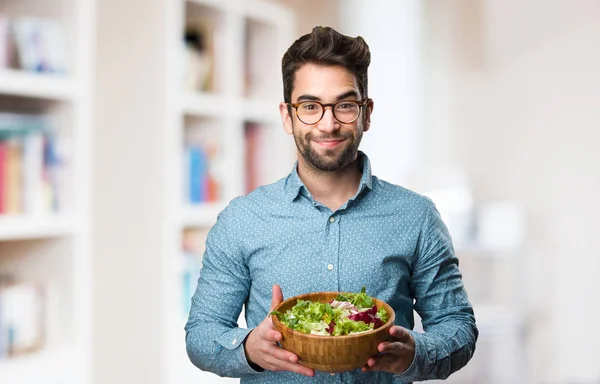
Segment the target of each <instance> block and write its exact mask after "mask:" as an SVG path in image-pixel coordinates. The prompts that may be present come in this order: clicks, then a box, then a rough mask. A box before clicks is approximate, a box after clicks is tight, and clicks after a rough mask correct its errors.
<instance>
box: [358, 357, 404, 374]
mask: <svg viewBox="0 0 600 384" xmlns="http://www.w3.org/2000/svg"><path fill="white" fill-rule="evenodd" d="M396 359H397V357H396V356H394V355H392V354H384V355H380V356H375V357H371V358H370V359H369V360H367V364H365V366H364V367H363V368H362V371H363V372H369V371H387V372H392V369H393V363H394V362H395V361H396Z"/></svg>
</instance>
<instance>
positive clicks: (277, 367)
mask: <svg viewBox="0 0 600 384" xmlns="http://www.w3.org/2000/svg"><path fill="white" fill-rule="evenodd" d="M266 361H267V363H268V364H269V365H271V369H270V370H271V371H289V372H295V373H299V374H301V375H304V376H308V377H313V376H314V375H315V371H313V370H312V369H310V368H307V367H305V366H303V365H300V364H298V363H291V362H289V361H286V360H281V359H278V358H276V357H275V356H269V357H268V358H267V359H266Z"/></svg>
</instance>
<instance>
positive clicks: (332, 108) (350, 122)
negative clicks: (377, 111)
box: [286, 98, 371, 125]
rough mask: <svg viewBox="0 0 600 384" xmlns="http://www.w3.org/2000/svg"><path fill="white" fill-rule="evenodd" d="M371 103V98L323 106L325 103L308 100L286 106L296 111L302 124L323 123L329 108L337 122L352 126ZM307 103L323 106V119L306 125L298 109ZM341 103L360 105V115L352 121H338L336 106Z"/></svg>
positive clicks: (320, 118) (342, 101)
mask: <svg viewBox="0 0 600 384" xmlns="http://www.w3.org/2000/svg"><path fill="white" fill-rule="evenodd" d="M369 101H371V99H370V98H366V99H363V100H340V101H338V102H336V103H329V104H323V103H320V102H318V101H314V100H307V101H302V102H300V103H286V104H287V105H289V106H290V107H293V108H295V109H296V117H297V118H298V120H300V121H301V122H302V123H304V124H306V125H315V124H317V123H318V122H319V121H321V120H322V119H323V116H325V108H327V107H331V113H332V114H333V117H334V118H335V119H336V120H337V121H339V122H340V123H342V124H352V123H354V122H355V121H356V120H358V118H359V117H360V113H361V111H362V108H363V107H364V106H366V105H367V104H368V103H369ZM306 103H315V104H319V105H320V106H321V109H322V111H321V117H319V119H318V120H317V121H315V122H314V123H306V122H304V120H302V119H301V118H300V115H298V107H299V106H301V105H302V104H306ZM340 103H356V104H358V107H359V110H358V114H357V115H356V117H355V118H354V119H353V120H351V121H342V120H340V119H338V117H337V116H336V115H335V106H336V105H338V104H340Z"/></svg>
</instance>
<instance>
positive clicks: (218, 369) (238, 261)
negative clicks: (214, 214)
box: [185, 205, 259, 377]
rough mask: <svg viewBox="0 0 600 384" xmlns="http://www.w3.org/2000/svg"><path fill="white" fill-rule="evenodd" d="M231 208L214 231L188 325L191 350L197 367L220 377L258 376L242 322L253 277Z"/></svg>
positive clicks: (248, 331)
mask: <svg viewBox="0 0 600 384" xmlns="http://www.w3.org/2000/svg"><path fill="white" fill-rule="evenodd" d="M231 213H232V212H231V205H230V206H229V207H228V208H226V209H225V210H224V211H223V212H221V214H219V217H218V219H217V223H216V224H215V225H214V226H213V227H212V228H211V230H210V231H209V234H208V237H207V240H206V250H205V252H204V256H203V259H202V268H201V270H200V277H199V279H198V287H197V288H196V292H195V293H194V296H193V297H192V305H191V309H190V314H189V318H188V321H187V324H186V325H185V331H186V349H187V353H188V356H189V358H190V360H191V361H192V363H193V364H194V365H196V366H197V367H198V368H200V369H201V370H203V371H209V372H213V373H215V374H217V375H219V376H227V377H242V376H245V375H250V374H259V372H257V371H255V370H254V369H252V367H250V365H249V364H248V361H247V359H246V354H245V351H244V346H243V342H244V340H245V338H246V337H247V336H248V334H249V333H250V331H251V329H245V328H240V327H239V326H238V324H237V319H238V317H239V315H240V313H241V310H242V306H243V305H244V302H245V301H246V299H247V297H248V293H249V290H250V274H249V271H248V268H247V266H246V263H245V261H244V257H243V254H242V252H241V251H240V247H239V246H238V245H237V243H236V242H235V241H234V239H235V237H234V236H232V234H231V231H232V230H235V228H236V226H235V220H234V218H233V217H232V214H231Z"/></svg>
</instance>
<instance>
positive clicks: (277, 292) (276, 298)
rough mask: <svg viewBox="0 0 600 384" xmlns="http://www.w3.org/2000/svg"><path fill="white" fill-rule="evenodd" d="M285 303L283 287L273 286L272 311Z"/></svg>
mask: <svg viewBox="0 0 600 384" xmlns="http://www.w3.org/2000/svg"><path fill="white" fill-rule="evenodd" d="M282 301H283V293H282V292H281V287H280V286H279V285H278V284H275V285H273V289H272V296H271V311H272V310H273V309H275V307H276V306H278V305H279V303H281V302H282Z"/></svg>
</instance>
